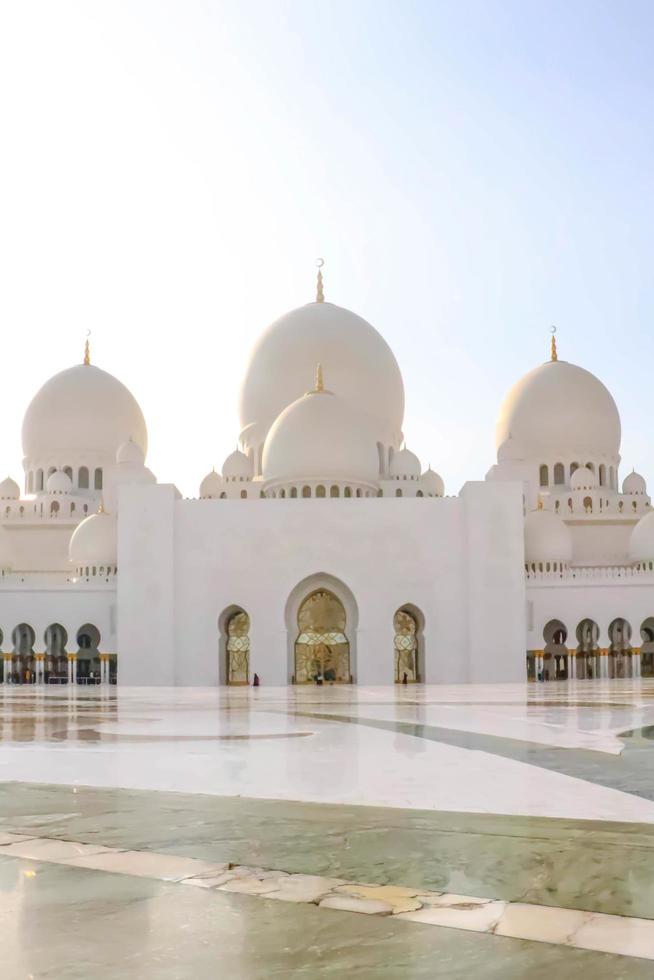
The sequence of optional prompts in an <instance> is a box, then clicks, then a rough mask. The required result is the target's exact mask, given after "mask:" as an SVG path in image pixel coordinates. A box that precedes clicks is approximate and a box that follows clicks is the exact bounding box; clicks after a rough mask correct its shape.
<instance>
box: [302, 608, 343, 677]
mask: <svg viewBox="0 0 654 980" xmlns="http://www.w3.org/2000/svg"><path fill="white" fill-rule="evenodd" d="M297 625H298V637H297V639H296V641H295V683H296V684H321V683H323V682H324V683H326V684H350V683H351V681H352V678H351V675H350V644H349V641H348V638H347V633H346V630H347V617H346V614H345V608H344V606H343V603H342V602H341V601H340V599H338V598H337V597H336V596H335V595H334V593H333V592H329V591H328V590H327V589H317V590H316V591H315V592H312V593H311V594H310V595H308V596H307V597H306V599H305V600H304V601H303V603H302V604H301V606H300V609H299V612H298V617H297Z"/></svg>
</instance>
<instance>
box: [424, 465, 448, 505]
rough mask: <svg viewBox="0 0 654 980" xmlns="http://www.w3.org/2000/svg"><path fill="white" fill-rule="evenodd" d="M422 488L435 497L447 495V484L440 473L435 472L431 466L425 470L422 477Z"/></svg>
mask: <svg viewBox="0 0 654 980" xmlns="http://www.w3.org/2000/svg"><path fill="white" fill-rule="evenodd" d="M420 485H421V487H422V489H423V490H424V491H425V492H426V493H428V494H430V495H431V496H433V497H443V496H445V484H444V483H443V480H442V477H440V476H439V475H438V473H434V471H433V470H432V468H431V466H430V467H429V468H428V469H426V470H425V472H424V473H423V474H422V476H421V477H420Z"/></svg>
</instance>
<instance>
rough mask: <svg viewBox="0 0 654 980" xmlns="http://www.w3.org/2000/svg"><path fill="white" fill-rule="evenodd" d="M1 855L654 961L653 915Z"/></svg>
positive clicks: (224, 870)
mask: <svg viewBox="0 0 654 980" xmlns="http://www.w3.org/2000/svg"><path fill="white" fill-rule="evenodd" d="M0 856H5V857H13V858H16V859H24V860H30V861H38V862H43V863H49V864H63V865H66V866H68V867H76V868H87V869H89V870H94V871H106V872H108V873H111V874H126V875H134V876H137V877H146V878H153V879H156V880H158V881H165V882H176V883H179V884H183V885H193V886H195V887H199V888H206V889H216V890H218V891H223V892H233V893H239V894H242V895H251V896H260V897H262V898H267V899H276V900H278V901H282V902H299V903H306V904H314V905H317V906H318V907H319V908H322V909H339V910H340V911H344V912H358V913H362V914H366V915H379V916H388V915H392V916H393V917H394V918H395V919H399V920H402V921H409V922H422V923H424V924H425V925H435V926H442V927H445V928H451V929H466V930H470V931H473V932H485V933H490V934H493V935H496V936H505V937H508V938H513V939H528V940H533V941H537V942H546V943H553V944H555V945H563V946H569V947H571V948H575V949H587V950H594V951H597V952H604V953H613V954H618V955H623V956H632V957H638V958H643V959H651V960H654V920H650V919H638V918H631V917H627V916H619V915H608V914H606V913H602V912H584V911H580V910H577V909H565V908H551V907H548V906H543V905H530V904H526V903H520V902H506V901H497V900H494V899H488V898H475V897H472V896H467V895H454V894H450V893H447V892H437V891H425V890H424V889H419V888H405V887H401V886H398V885H370V884H361V883H358V882H352V881H345V880H343V879H340V878H326V877H322V876H320V875H308V874H292V873H288V872H286V871H275V870H270V869H266V868H256V867H246V866H244V865H232V864H228V863H225V864H216V863H214V862H208V861H201V860H197V859H196V858H188V857H179V856H178V855H174V854H160V853H155V852H153V851H136V850H122V849H120V848H111V847H104V846H102V845H99V844H83V843H80V842H77V841H68V840H59V839H55V838H47V837H32V836H29V835H25V834H19V833H16V834H14V833H4V832H0Z"/></svg>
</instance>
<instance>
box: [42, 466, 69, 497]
mask: <svg viewBox="0 0 654 980" xmlns="http://www.w3.org/2000/svg"><path fill="white" fill-rule="evenodd" d="M72 489H73V481H72V480H71V478H70V477H69V476H68V473H64V471H63V470H55V471H54V473H51V474H50V476H49V477H48V482H47V483H46V490H47V492H48V493H70V491H71V490H72Z"/></svg>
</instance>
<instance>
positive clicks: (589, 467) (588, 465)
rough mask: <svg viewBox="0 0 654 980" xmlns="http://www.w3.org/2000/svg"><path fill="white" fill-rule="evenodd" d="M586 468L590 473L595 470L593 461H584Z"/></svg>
mask: <svg viewBox="0 0 654 980" xmlns="http://www.w3.org/2000/svg"><path fill="white" fill-rule="evenodd" d="M586 468H587V469H589V470H590V472H591V473H594V472H595V464H594V463H586Z"/></svg>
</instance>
